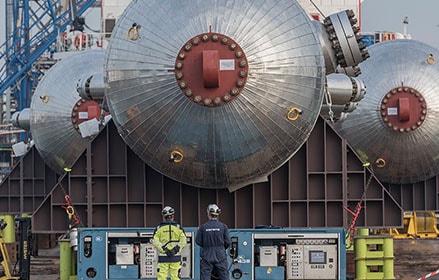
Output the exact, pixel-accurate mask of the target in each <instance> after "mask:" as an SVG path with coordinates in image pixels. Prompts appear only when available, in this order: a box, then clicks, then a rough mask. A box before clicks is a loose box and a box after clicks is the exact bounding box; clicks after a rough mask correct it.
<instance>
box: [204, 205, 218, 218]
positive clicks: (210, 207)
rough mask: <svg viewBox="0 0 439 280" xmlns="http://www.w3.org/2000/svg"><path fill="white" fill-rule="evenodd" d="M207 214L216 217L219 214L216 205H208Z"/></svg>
mask: <svg viewBox="0 0 439 280" xmlns="http://www.w3.org/2000/svg"><path fill="white" fill-rule="evenodd" d="M207 214H211V215H213V216H218V215H219V214H221V209H220V208H219V207H218V205H216V204H209V205H208V206H207Z"/></svg>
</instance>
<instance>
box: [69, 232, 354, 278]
mask: <svg viewBox="0 0 439 280" xmlns="http://www.w3.org/2000/svg"><path fill="white" fill-rule="evenodd" d="M197 229H198V228H185V229H184V230H185V233H186V237H187V245H186V246H185V247H184V248H183V249H182V252H181V264H182V267H181V270H180V275H181V278H180V279H182V280H183V279H200V253H201V248H200V247H198V246H197V245H196V244H195V237H196V233H197ZM153 233H154V228H150V229H135V228H79V229H78V251H77V279H78V280H98V279H107V280H110V279H124V280H136V279H156V276H157V265H158V253H157V250H156V249H155V248H154V246H153V245H152V244H151V242H150V241H151V238H152V236H153ZM230 237H231V246H230V247H229V248H228V249H226V253H227V261H228V269H229V277H230V279H239V280H265V279H279V280H294V279H326V280H333V279H346V244H345V231H344V229H283V228H267V229H230ZM216 276H217V275H216V272H215V271H213V272H212V279H215V278H217V277H216Z"/></svg>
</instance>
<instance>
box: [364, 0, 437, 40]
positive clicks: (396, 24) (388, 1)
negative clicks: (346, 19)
mask: <svg viewBox="0 0 439 280" xmlns="http://www.w3.org/2000/svg"><path fill="white" fill-rule="evenodd" d="M438 12H439V0H363V2H362V5H361V31H362V32H373V31H392V32H399V33H404V24H403V21H404V18H405V17H408V22H409V23H408V25H407V33H409V34H410V35H411V36H412V39H415V40H418V41H422V42H424V43H427V44H429V45H432V46H434V47H437V48H439V17H438Z"/></svg>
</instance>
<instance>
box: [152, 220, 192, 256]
mask: <svg viewBox="0 0 439 280" xmlns="http://www.w3.org/2000/svg"><path fill="white" fill-rule="evenodd" d="M151 243H152V244H153V245H154V247H155V248H156V249H157V251H158V253H159V262H179V261H181V255H180V253H181V250H182V249H183V247H184V246H186V244H187V240H186V234H185V233H184V230H183V229H182V228H181V227H180V225H179V224H177V223H176V222H174V221H164V222H162V223H160V225H158V226H157V228H156V230H155V231H154V235H153V237H152V239H151ZM176 246H179V248H178V250H176V249H175V250H174V252H175V254H174V255H172V256H169V255H167V254H166V252H165V248H167V249H168V250H169V251H172V250H173V249H174V248H175V247H176Z"/></svg>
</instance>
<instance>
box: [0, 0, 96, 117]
mask: <svg viewBox="0 0 439 280" xmlns="http://www.w3.org/2000/svg"><path fill="white" fill-rule="evenodd" d="M95 1H96V0H69V1H66V0H46V1H35V0H33V1H24V0H6V1H5V11H6V12H5V14H6V16H5V19H6V22H5V27H6V40H5V42H4V43H3V44H2V45H1V46H0V61H2V62H4V64H2V65H0V94H2V95H3V94H6V99H7V100H6V102H7V103H8V99H9V98H11V97H13V98H14V99H15V100H16V102H17V104H16V107H17V108H16V109H17V110H21V109H23V108H26V107H28V106H29V104H30V100H31V96H32V90H33V88H34V87H35V86H36V83H37V81H38V79H39V76H40V75H41V73H38V71H35V70H34V69H33V65H34V63H35V62H36V61H37V60H38V58H40V56H41V55H42V54H44V52H46V51H47V50H49V48H50V47H51V46H52V45H53V44H54V43H55V41H56V39H57V38H58V36H59V35H60V34H61V33H62V32H63V31H64V30H65V29H66V28H67V26H69V25H71V24H72V23H73V22H74V20H75V19H77V18H79V17H80V16H81V15H82V14H83V13H84V12H85V11H86V10H87V9H88V8H89V7H91V6H92V5H93V4H94V3H95ZM6 105H7V106H6V107H7V110H8V112H6V115H5V120H6V121H9V120H10V106H9V105H10V104H6ZM3 121H4V120H2V122H3Z"/></svg>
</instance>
